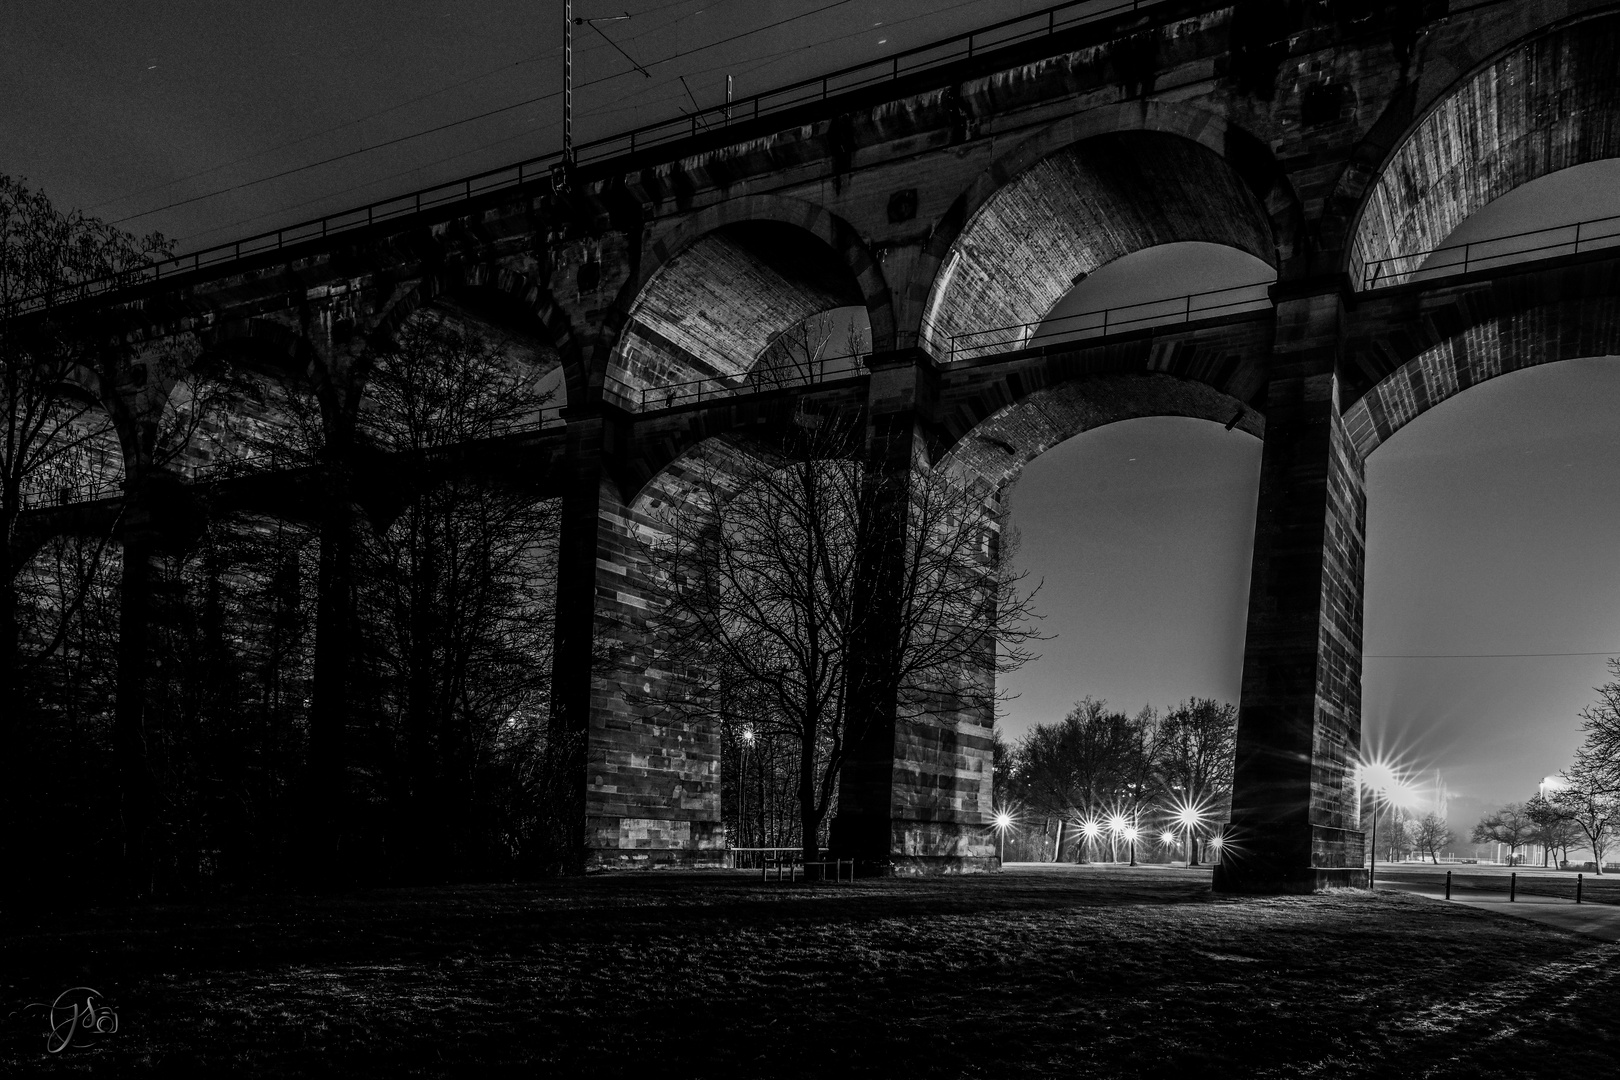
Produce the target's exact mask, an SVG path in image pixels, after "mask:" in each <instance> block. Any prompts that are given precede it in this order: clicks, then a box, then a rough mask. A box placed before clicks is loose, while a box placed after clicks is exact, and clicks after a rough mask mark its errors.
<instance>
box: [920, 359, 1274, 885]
mask: <svg viewBox="0 0 1620 1080" xmlns="http://www.w3.org/2000/svg"><path fill="white" fill-rule="evenodd" d="M1234 418H1237V420H1238V422H1237V423H1231V421H1233V420H1234ZM1210 421H1214V422H1213V423H1211V422H1210ZM1261 430H1262V428H1261V420H1260V418H1259V416H1258V415H1257V414H1253V413H1248V412H1245V411H1244V410H1243V409H1242V408H1241V407H1240V406H1239V405H1238V403H1237V402H1236V401H1235V400H1234V399H1232V398H1230V397H1229V396H1227V395H1225V394H1222V393H1220V392H1218V391H1216V390H1214V389H1213V388H1211V387H1208V386H1203V385H1201V384H1196V383H1191V382H1188V381H1186V380H1180V379H1173V378H1170V377H1168V376H1154V375H1139V376H1132V377H1122V378H1113V379H1093V380H1082V381H1077V382H1072V383H1067V384H1064V385H1062V386H1059V387H1055V388H1052V389H1050V390H1045V391H1040V392H1038V393H1035V394H1032V395H1030V396H1029V397H1028V398H1027V399H1025V400H1024V401H1022V402H1019V403H1018V404H1015V405H1013V406H1009V407H1008V408H1007V409H1005V410H1003V411H1002V412H1001V413H999V414H997V415H996V416H995V417H992V418H991V419H989V420H987V421H985V422H984V423H983V424H982V425H980V426H979V427H978V428H976V429H975V430H974V431H973V432H971V433H970V434H969V435H968V436H967V437H965V438H964V439H963V440H962V441H961V443H959V444H958V446H957V447H955V448H953V450H952V451H951V453H950V455H949V457H948V459H947V460H948V461H949V462H950V464H951V467H954V468H957V469H960V470H962V471H964V472H966V473H968V474H969V475H971V476H975V477H977V480H976V481H975V482H976V483H977V484H978V485H979V486H980V490H982V491H983V492H984V493H985V495H986V506H987V512H989V513H990V514H992V515H993V516H996V517H998V518H999V519H1000V521H1001V524H1002V526H1003V535H1004V536H1008V537H1009V539H1010V542H1009V543H1005V544H1004V545H1003V550H1007V551H1011V552H1012V553H1013V554H1012V557H1013V560H1014V566H1015V567H1016V568H1017V569H1018V570H1020V571H1023V572H1025V573H1027V574H1028V578H1027V584H1028V585H1029V586H1031V587H1033V586H1034V585H1035V584H1036V583H1040V585H1041V593H1040V597H1039V599H1040V602H1039V607H1040V609H1041V611H1042V612H1043V613H1044V615H1045V621H1044V623H1043V626H1042V630H1043V632H1045V633H1049V634H1055V635H1056V636H1055V638H1054V639H1053V640H1050V641H1046V642H1042V643H1041V644H1040V645H1039V646H1038V647H1037V649H1036V651H1038V652H1039V653H1040V654H1041V656H1040V659H1038V660H1036V661H1035V662H1033V663H1031V664H1029V665H1027V666H1026V667H1024V668H1022V669H1020V670H1018V671H1016V672H1014V673H1012V674H1011V675H1010V676H1007V677H1006V678H1005V685H1004V689H1005V690H1006V691H1008V692H1009V693H1010V694H1011V695H1014V696H1012V697H1011V700H1009V701H1008V702H1007V703H1006V704H1005V706H1004V712H1003V713H1002V715H1001V717H1000V719H1001V734H1002V739H1003V743H1004V746H1003V749H1002V751H1001V752H999V756H1000V758H1001V760H1000V765H999V768H1000V770H1001V771H1000V772H999V773H998V776H997V785H998V798H1000V799H1005V800H1007V801H1008V802H1009V804H1011V805H1013V806H1014V809H1015V810H1016V811H1018V813H1017V814H1016V815H1015V816H1016V817H1017V821H1016V823H1015V826H1014V829H1013V831H1012V832H1010V833H1009V834H1008V842H1007V856H1006V857H1007V859H1008V860H1009V861H1013V860H1023V859H1027V860H1037V861H1051V860H1052V859H1054V858H1055V857H1059V858H1062V859H1065V860H1070V861H1072V860H1074V859H1077V858H1081V857H1082V856H1083V855H1086V854H1087V851H1086V849H1084V844H1083V842H1082V843H1077V836H1078V834H1077V833H1076V832H1075V829H1076V827H1077V824H1078V822H1079V820H1080V819H1081V818H1083V817H1084V816H1086V815H1088V814H1089V815H1097V814H1100V813H1102V812H1103V811H1104V810H1105V809H1106V808H1107V807H1109V806H1115V807H1117V806H1118V805H1121V804H1122V802H1125V801H1129V799H1128V798H1127V796H1126V794H1123V793H1122V792H1125V791H1126V788H1120V787H1119V785H1120V784H1125V785H1127V788H1128V787H1129V786H1130V785H1139V784H1140V783H1141V781H1140V779H1136V780H1125V779H1120V778H1119V777H1117V776H1114V777H1112V778H1111V779H1109V778H1106V777H1105V778H1103V779H1102V780H1099V783H1101V782H1103V780H1106V783H1105V784H1104V786H1108V785H1112V786H1108V790H1107V791H1102V790H1091V789H1089V788H1087V789H1086V790H1084V791H1082V790H1080V789H1078V788H1076V789H1075V790H1069V789H1068V788H1067V787H1065V786H1064V785H1050V784H1046V783H1045V782H1044V781H1041V780H1039V779H1037V778H1035V777H1034V776H1033V775H1032V773H1031V772H1030V771H1029V768H1030V767H1031V765H1032V763H1033V762H1034V760H1035V759H1034V757H1033V756H1032V754H1033V751H1032V749H1031V747H1030V746H1029V745H1028V744H1026V739H1028V738H1029V736H1030V733H1031V731H1032V730H1033V729H1034V728H1035V727H1036V726H1037V725H1045V726H1046V727H1047V728H1048V729H1049V730H1052V731H1053V732H1055V731H1056V729H1059V728H1061V727H1062V724H1063V722H1064V719H1065V716H1066V714H1068V713H1069V712H1070V710H1071V709H1073V708H1074V707H1075V706H1076V703H1077V702H1078V701H1079V700H1081V699H1083V698H1091V699H1094V700H1096V701H1105V702H1106V703H1107V708H1106V709H1103V710H1101V714H1100V715H1098V716H1095V717H1092V718H1091V720H1090V722H1096V721H1106V720H1107V715H1102V714H1115V713H1119V712H1124V713H1126V714H1127V715H1125V716H1121V717H1119V720H1120V721H1121V723H1122V724H1124V725H1125V726H1128V725H1129V723H1133V722H1136V721H1138V720H1141V719H1142V711H1143V710H1144V708H1147V707H1152V709H1154V710H1157V711H1156V713H1154V714H1153V717H1154V721H1155V722H1156V723H1162V722H1164V721H1166V719H1167V718H1168V714H1169V713H1170V711H1171V710H1172V709H1174V708H1175V707H1176V706H1181V705H1186V704H1187V702H1188V700H1189V699H1193V698H1198V699H1213V700H1214V701H1215V702H1216V705H1217V709H1219V707H1220V706H1224V705H1226V704H1230V705H1233V706H1235V705H1236V703H1237V689H1238V680H1239V676H1240V672H1241V666H1242V653H1243V639H1244V626H1245V621H1246V616H1247V582H1248V576H1249V569H1250V562H1251V558H1252V542H1253V532H1254V512H1255V504H1256V498H1257V492H1258V477H1259V464H1260V449H1261V443H1260V440H1259V439H1258V438H1256V437H1255V436H1256V435H1259V434H1260V433H1261ZM1224 715H1225V716H1226V718H1227V719H1233V720H1234V721H1235V712H1233V713H1227V714H1224ZM1088 737H1089V736H1088ZM1049 741H1050V740H1049ZM1059 741H1061V740H1059ZM1071 749H1072V747H1071ZM1088 767H1089V766H1088ZM1069 775H1070V776H1071V777H1072V776H1074V775H1077V774H1075V773H1072V772H1071V773H1070V774H1069ZM1110 775H1112V774H1110ZM1099 776H1101V774H1100V773H1099ZM1115 781H1118V783H1115ZM1178 782H1179V781H1178V780H1175V779H1170V780H1166V781H1165V783H1166V785H1168V786H1166V788H1165V790H1166V791H1169V790H1170V788H1171V787H1174V786H1175V785H1176V783H1178ZM1065 783H1067V781H1065ZM1088 783H1089V782H1088ZM1199 785H1200V788H1199V793H1198V794H1197V795H1196V796H1195V799H1194V801H1195V802H1198V803H1200V804H1207V805H1204V810H1205V811H1206V812H1207V813H1208V814H1209V815H1210V817H1209V824H1213V822H1214V820H1215V817H1216V815H1217V814H1218V812H1219V811H1220V809H1221V807H1222V805H1223V804H1222V800H1223V798H1224V797H1225V791H1224V790H1215V789H1206V788H1205V787H1204V786H1203V782H1202V781H1199ZM1182 786H1183V789H1185V788H1186V787H1187V786H1188V785H1186V784H1183V785H1182ZM1081 787H1085V785H1081ZM1116 789H1117V790H1116ZM1137 790H1140V789H1139V788H1138V789H1137ZM1176 794H1179V793H1176ZM1155 805H1157V806H1159V808H1160V809H1162V808H1163V805H1166V804H1164V803H1163V800H1159V802H1158V803H1156V804H1155ZM1138 809H1139V810H1142V811H1143V813H1144V815H1145V804H1144V806H1142V807H1138ZM1060 823H1061V830H1060ZM1141 824H1142V825H1143V832H1144V835H1146V834H1147V832H1148V831H1150V830H1149V829H1148V828H1147V826H1148V825H1149V824H1151V825H1152V826H1153V828H1152V829H1151V832H1152V837H1153V842H1152V843H1147V842H1146V840H1144V841H1143V842H1142V843H1141V844H1140V845H1139V847H1138V850H1137V853H1136V858H1137V860H1138V861H1143V860H1150V861H1165V860H1166V859H1168V858H1170V857H1171V856H1175V857H1176V858H1178V859H1184V858H1186V856H1187V854H1188V853H1187V850H1186V846H1185V838H1184V837H1183V838H1182V839H1179V840H1178V841H1177V843H1176V844H1164V843H1161V842H1160V841H1159V836H1160V833H1161V832H1163V831H1165V829H1166V828H1168V829H1171V831H1174V828H1175V827H1174V826H1170V825H1169V824H1168V823H1166V822H1160V821H1158V820H1157V819H1154V820H1153V821H1151V822H1149V821H1148V820H1147V817H1146V816H1144V817H1143V820H1142V822H1141ZM1204 828H1205V831H1204V832H1203V834H1202V836H1201V840H1200V842H1201V843H1202V842H1203V841H1207V839H1208V837H1209V835H1210V832H1209V831H1208V827H1207V826H1205V827H1204ZM1179 835H1180V834H1179V833H1178V836H1179ZM1178 845H1179V846H1178ZM1100 850H1101V849H1095V850H1089V857H1092V858H1097V857H1106V856H1099V851H1100ZM1121 850H1124V849H1123V848H1122V849H1121ZM1206 857H1207V855H1206Z"/></svg>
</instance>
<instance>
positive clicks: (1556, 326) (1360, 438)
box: [1344, 297, 1620, 460]
mask: <svg viewBox="0 0 1620 1080" xmlns="http://www.w3.org/2000/svg"><path fill="white" fill-rule="evenodd" d="M1614 355H1620V311H1617V310H1616V307H1615V304H1614V302H1613V300H1612V299H1608V300H1605V299H1604V298H1602V297H1579V298H1575V299H1568V300H1562V301H1555V302H1551V303H1546V304H1540V305H1536V306H1533V307H1528V308H1525V309H1522V310H1519V311H1514V312H1510V313H1506V314H1503V315H1500V316H1499V317H1496V318H1492V319H1487V320H1483V321H1481V322H1479V323H1477V324H1476V325H1474V326H1472V327H1470V328H1468V329H1467V330H1465V331H1463V332H1461V333H1458V334H1455V335H1453V336H1451V337H1448V338H1447V339H1445V340H1444V341H1441V342H1439V343H1437V344H1435V345H1433V346H1431V347H1430V348H1428V349H1426V350H1425V351H1424V352H1422V353H1421V354H1419V355H1418V356H1416V357H1414V358H1413V359H1411V360H1409V361H1407V362H1406V363H1404V364H1402V365H1401V366H1400V367H1399V368H1397V369H1396V370H1395V371H1394V372H1393V373H1391V374H1390V375H1388V376H1386V377H1385V378H1384V379H1382V380H1380V381H1379V382H1378V384H1377V385H1375V386H1374V387H1373V388H1372V389H1371V390H1369V391H1368V392H1367V393H1366V394H1365V395H1363V396H1362V397H1361V398H1359V399H1358V400H1356V401H1355V402H1353V403H1352V404H1351V405H1350V407H1349V408H1348V409H1346V410H1345V413H1344V423H1345V428H1346V430H1347V432H1348V434H1349V436H1350V439H1351V442H1352V443H1353V444H1354V446H1355V448H1356V450H1357V451H1358V452H1359V454H1360V456H1361V458H1362V459H1363V460H1365V459H1366V456H1367V455H1368V454H1370V453H1372V452H1373V451H1374V450H1376V449H1378V447H1379V446H1381V445H1382V444H1383V443H1384V442H1386V441H1388V439H1389V438H1390V436H1392V435H1394V434H1395V433H1396V432H1397V431H1399V430H1400V429H1401V428H1403V427H1405V426H1406V425H1407V424H1409V423H1411V422H1412V421H1413V420H1415V419H1417V418H1418V417H1419V416H1421V415H1422V414H1423V413H1425V412H1427V411H1428V410H1430V409H1432V408H1434V407H1435V406H1436V405H1439V404H1440V403H1441V402H1443V401H1445V400H1446V399H1448V398H1451V397H1454V396H1456V395H1457V394H1460V393H1462V392H1463V391H1464V390H1466V389H1468V388H1469V387H1470V386H1476V385H1478V384H1479V383H1482V382H1484V381H1486V380H1487V379H1493V378H1495V377H1497V376H1498V375H1506V374H1508V373H1509V372H1513V371H1522V370H1524V369H1525V368H1532V367H1538V366H1540V365H1542V364H1550V363H1555V362H1557V361H1559V360H1576V359H1580V358H1582V357H1588V356H1614Z"/></svg>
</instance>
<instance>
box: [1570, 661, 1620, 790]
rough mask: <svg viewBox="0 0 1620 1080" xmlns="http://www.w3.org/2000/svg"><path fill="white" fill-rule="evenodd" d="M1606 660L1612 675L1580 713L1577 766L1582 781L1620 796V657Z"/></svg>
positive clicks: (1598, 688)
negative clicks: (1579, 740) (1594, 698)
mask: <svg viewBox="0 0 1620 1080" xmlns="http://www.w3.org/2000/svg"><path fill="white" fill-rule="evenodd" d="M1608 663H1609V673H1610V674H1611V675H1613V676H1614V678H1612V679H1610V680H1609V681H1608V682H1606V683H1604V684H1603V685H1602V686H1599V687H1597V694H1598V700H1597V701H1595V702H1593V703H1592V704H1590V705H1587V706H1586V707H1585V708H1583V709H1582V710H1581V712H1580V717H1581V730H1582V731H1583V733H1584V735H1585V738H1584V739H1583V741H1582V743H1581V748H1580V750H1579V752H1578V753H1579V764H1578V768H1579V769H1580V771H1581V775H1582V777H1583V778H1584V779H1583V783H1586V784H1589V785H1596V786H1597V787H1600V788H1602V789H1603V790H1606V791H1608V792H1610V793H1612V794H1617V795H1620V659H1611V660H1609V662H1608Z"/></svg>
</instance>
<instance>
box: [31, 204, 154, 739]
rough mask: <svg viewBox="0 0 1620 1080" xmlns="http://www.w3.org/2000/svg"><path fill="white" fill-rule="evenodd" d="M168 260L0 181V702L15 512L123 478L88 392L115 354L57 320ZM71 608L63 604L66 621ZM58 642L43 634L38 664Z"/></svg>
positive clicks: (75, 604) (103, 341)
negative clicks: (106, 285) (108, 286)
mask: <svg viewBox="0 0 1620 1080" xmlns="http://www.w3.org/2000/svg"><path fill="white" fill-rule="evenodd" d="M167 251H168V244H167V242H166V241H164V240H163V238H162V237H160V236H158V235H156V234H154V235H152V236H148V237H145V238H137V237H135V236H132V235H130V234H129V233H126V232H123V231H122V230H120V229H117V228H114V227H113V226H111V225H107V224H105V223H104V222H101V221H98V220H96V219H94V218H89V217H85V216H84V215H83V214H81V213H79V212H77V211H74V212H71V213H66V212H63V211H60V210H58V209H57V208H56V207H55V206H53V205H52V204H51V202H50V200H49V199H48V198H46V196H45V194H44V193H43V192H41V191H34V190H30V189H29V188H27V187H26V186H24V185H23V184H22V183H21V182H20V181H18V180H15V179H13V178H11V177H9V176H5V175H3V174H0V698H4V699H7V700H10V699H11V698H12V697H13V695H14V692H15V689H16V680H17V677H18V672H19V664H20V661H21V652H20V649H21V639H20V637H19V634H20V632H21V627H20V625H19V623H18V602H19V598H18V593H17V584H16V581H17V575H18V574H19V573H20V572H21V571H22V569H23V567H24V565H25V564H26V563H27V561H28V558H29V554H30V548H29V546H28V545H27V544H26V543H23V542H22V541H21V538H20V537H19V536H18V532H17V528H18V523H19V519H20V516H21V514H22V512H23V511H24V510H25V509H26V508H27V507H28V506H30V505H34V504H37V503H38V502H39V501H42V500H47V499H48V500H50V501H60V500H61V499H62V497H63V495H64V494H67V495H69V496H77V497H83V495H84V494H86V493H88V491H87V489H89V488H94V487H95V486H96V484H97V482H98V481H100V480H104V479H107V478H116V477H117V476H119V475H120V474H121V472H122V462H119V461H116V460H114V461H108V460H106V458H107V456H108V454H109V452H110V453H111V454H113V455H114V456H116V452H117V447H118V441H117V438H116V436H115V435H114V434H113V432H112V424H111V419H110V417H109V416H108V414H107V412H106V410H105V408H104V407H103V403H101V402H99V401H97V399H96V390H95V387H96V385H97V383H98V381H100V380H106V379H110V378H111V376H112V375H113V373H114V372H113V370H112V369H113V366H114V365H113V361H114V360H116V359H117V358H118V356H119V355H120V354H119V353H118V352H117V351H116V350H115V349H114V347H113V346H112V345H111V344H110V343H109V341H110V339H109V337H108V336H107V335H101V336H97V335H95V334H93V333H87V332H86V329H87V328H86V327H85V326H84V325H83V323H82V320H81V319H80V318H79V317H76V316H72V315H68V314H66V313H64V312H63V310H62V309H63V307H64V305H65V304H66V303H68V302H70V301H72V300H74V299H76V298H77V297H78V296H79V295H80V294H81V292H82V290H83V288H84V287H85V285H86V284H87V283H88V282H91V281H95V280H98V279H103V278H108V277H116V276H118V275H125V274H129V273H131V272H133V271H136V270H138V269H139V268H141V267H143V266H145V265H147V264H148V263H149V261H150V260H151V259H153V258H154V257H158V256H161V255H163V254H165V253H166V252H167ZM94 555H95V556H96V557H97V558H99V557H100V555H101V550H100V549H97V550H95V551H94ZM82 603H83V597H82V596H79V597H74V598H70V602H69V604H68V606H67V609H66V613H67V614H69V615H71V614H72V613H73V612H74V611H77V610H78V609H79V608H80V607H81V606H82ZM61 640H62V635H61V633H53V634H52V635H50V636H49V638H48V639H47V641H46V648H45V650H44V652H43V653H42V655H48V654H49V652H50V651H51V650H52V649H54V648H56V647H57V646H59V645H60V644H61ZM8 711H9V710H8Z"/></svg>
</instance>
